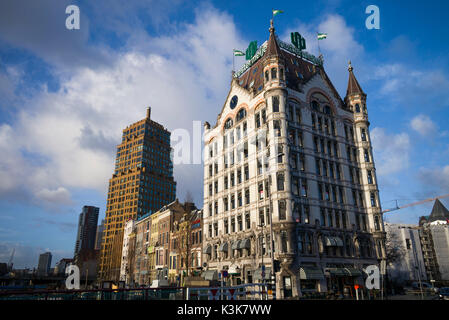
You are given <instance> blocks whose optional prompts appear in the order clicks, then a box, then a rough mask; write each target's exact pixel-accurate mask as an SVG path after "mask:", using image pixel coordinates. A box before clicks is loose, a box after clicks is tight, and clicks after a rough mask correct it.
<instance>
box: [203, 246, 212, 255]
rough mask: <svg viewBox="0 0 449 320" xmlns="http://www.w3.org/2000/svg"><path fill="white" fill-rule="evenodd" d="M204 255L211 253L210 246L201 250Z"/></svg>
mask: <svg viewBox="0 0 449 320" xmlns="http://www.w3.org/2000/svg"><path fill="white" fill-rule="evenodd" d="M203 253H204V254H211V253H212V246H211V245H210V244H208V245H207V247H206V248H204V250H203Z"/></svg>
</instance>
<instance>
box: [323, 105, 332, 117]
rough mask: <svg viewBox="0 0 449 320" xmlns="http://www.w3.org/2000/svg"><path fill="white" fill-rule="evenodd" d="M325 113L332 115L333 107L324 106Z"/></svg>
mask: <svg viewBox="0 0 449 320" xmlns="http://www.w3.org/2000/svg"><path fill="white" fill-rule="evenodd" d="M324 113H325V114H329V115H331V114H332V112H331V107H329V106H327V105H326V106H324Z"/></svg>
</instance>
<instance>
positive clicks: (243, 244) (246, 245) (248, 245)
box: [238, 239, 251, 249]
mask: <svg viewBox="0 0 449 320" xmlns="http://www.w3.org/2000/svg"><path fill="white" fill-rule="evenodd" d="M238 249H251V241H250V240H249V239H243V240H241V241H240V243H239V246H238Z"/></svg>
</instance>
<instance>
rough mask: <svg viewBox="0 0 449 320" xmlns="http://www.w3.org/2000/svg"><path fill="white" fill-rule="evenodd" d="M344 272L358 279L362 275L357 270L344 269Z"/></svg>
mask: <svg viewBox="0 0 449 320" xmlns="http://www.w3.org/2000/svg"><path fill="white" fill-rule="evenodd" d="M345 270H346V272H347V273H348V275H349V276H351V277H359V276H361V275H362V272H361V271H360V270H359V269H355V268H345Z"/></svg>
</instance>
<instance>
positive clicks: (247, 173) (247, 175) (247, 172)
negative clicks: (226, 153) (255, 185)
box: [245, 166, 249, 181]
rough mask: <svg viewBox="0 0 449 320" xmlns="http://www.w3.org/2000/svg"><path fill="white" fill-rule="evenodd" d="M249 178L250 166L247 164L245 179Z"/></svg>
mask: <svg viewBox="0 0 449 320" xmlns="http://www.w3.org/2000/svg"><path fill="white" fill-rule="evenodd" d="M247 180H249V168H248V166H245V181H247Z"/></svg>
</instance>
